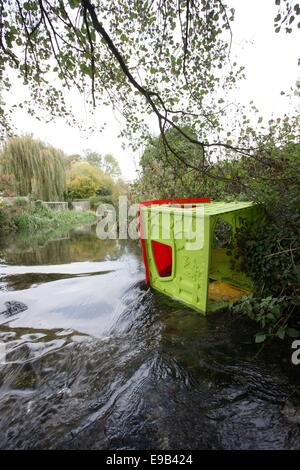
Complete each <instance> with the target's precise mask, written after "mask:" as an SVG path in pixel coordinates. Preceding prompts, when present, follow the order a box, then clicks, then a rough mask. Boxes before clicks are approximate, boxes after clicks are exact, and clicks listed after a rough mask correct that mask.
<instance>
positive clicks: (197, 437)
mask: <svg viewBox="0 0 300 470" xmlns="http://www.w3.org/2000/svg"><path fill="white" fill-rule="evenodd" d="M0 258H1V263H2V264H0V312H2V313H0V341H2V342H4V343H5V345H6V363H5V364H2V365H0V386H1V388H0V447H1V448H99V449H148V448H160V449H172V448H173V449H174V448H175V449H178V448H186V449H253V448H260V449H273V448H275V449H276V448H286V449H290V448H300V431H299V422H300V419H298V417H299V416H300V413H299V404H300V396H299V391H298V388H297V387H298V386H299V385H300V380H299V376H300V369H299V372H298V369H297V367H295V366H292V365H291V363H290V349H289V347H290V345H289V344H279V345H278V344H276V345H275V344H274V346H272V347H270V348H268V349H265V350H263V351H262V352H261V353H260V354H259V355H258V356H257V352H258V349H259V346H257V345H255V344H253V342H252V336H251V335H252V334H253V331H252V330H251V329H252V326H251V325H249V324H247V323H245V322H242V321H241V320H238V319H234V318H232V317H231V316H230V315H229V313H228V312H223V313H217V314H212V315H210V316H209V317H202V316H201V315H199V313H197V312H194V311H192V310H190V309H188V308H185V307H184V306H182V305H181V304H179V303H177V302H175V301H172V300H171V299H169V298H167V297H165V296H163V295H161V294H159V293H155V292H152V291H151V290H150V289H148V288H147V286H146V285H145V283H144V281H143V279H144V273H143V267H142V261H141V257H140V249H139V246H138V245H137V244H135V243H129V242H128V243H125V242H120V241H114V240H106V241H103V240H98V239H97V237H96V235H95V231H94V229H88V228H84V229H79V230H77V231H76V232H72V233H70V234H68V235H66V234H56V235H55V239H53V238H52V239H50V240H49V239H48V240H47V237H45V236H44V235H43V234H38V235H37V236H36V237H35V238H31V239H30V240H28V239H26V238H21V237H16V238H14V239H10V240H2V241H1V242H0ZM8 302H10V304H8ZM22 306H23V308H21V307H22ZM24 306H25V307H26V308H24ZM8 308H10V310H9V313H10V314H9V315H7V312H8Z"/></svg>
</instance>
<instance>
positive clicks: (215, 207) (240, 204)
mask: <svg viewBox="0 0 300 470" xmlns="http://www.w3.org/2000/svg"><path fill="white" fill-rule="evenodd" d="M191 206H192V207H191ZM196 206H203V208H204V214H205V215H207V216H214V215H219V214H224V213H227V212H234V211H238V210H242V209H246V208H248V207H253V206H254V203H253V202H250V201H234V202H220V201H219V202H207V203H194V204H180V207H179V206H178V204H159V205H150V206H148V207H147V208H146V209H149V208H150V209H151V212H152V211H153V212H156V211H157V212H161V211H162V210H163V212H169V211H170V212H174V211H175V212H176V210H178V211H180V212H182V207H184V210H186V211H193V210H195V207H196Z"/></svg>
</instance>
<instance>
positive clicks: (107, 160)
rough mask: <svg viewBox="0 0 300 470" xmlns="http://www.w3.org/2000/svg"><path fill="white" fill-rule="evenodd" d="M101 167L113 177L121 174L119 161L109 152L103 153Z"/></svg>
mask: <svg viewBox="0 0 300 470" xmlns="http://www.w3.org/2000/svg"><path fill="white" fill-rule="evenodd" d="M103 169H104V171H105V173H107V174H108V175H110V176H112V177H113V178H118V177H119V176H121V170H120V167H119V163H118V161H117V160H116V159H115V157H114V156H113V155H112V154H111V153H109V154H107V155H104V157H103Z"/></svg>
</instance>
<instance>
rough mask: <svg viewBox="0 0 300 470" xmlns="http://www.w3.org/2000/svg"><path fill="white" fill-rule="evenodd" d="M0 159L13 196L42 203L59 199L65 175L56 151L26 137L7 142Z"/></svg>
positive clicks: (61, 155)
mask: <svg viewBox="0 0 300 470" xmlns="http://www.w3.org/2000/svg"><path fill="white" fill-rule="evenodd" d="M0 158H1V163H2V166H3V172H4V174H5V175H8V177H9V178H13V182H14V183H13V184H14V189H15V192H16V194H18V195H20V196H28V195H31V196H32V197H33V198H38V199H42V200H44V201H59V200H62V199H63V194H64V191H65V180H66V175H65V168H64V163H63V154H62V152H61V151H60V150H58V149H55V148H54V147H51V146H49V145H45V144H43V143H42V142H41V141H39V140H35V139H33V138H32V137H31V136H28V135H27V136H22V137H14V138H11V139H8V140H7V141H6V142H5V144H4V147H3V151H2V154H1V156H0Z"/></svg>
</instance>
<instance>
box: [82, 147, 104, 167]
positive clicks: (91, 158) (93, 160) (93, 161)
mask: <svg viewBox="0 0 300 470" xmlns="http://www.w3.org/2000/svg"><path fill="white" fill-rule="evenodd" d="M84 159H85V160H86V161H87V162H88V163H89V164H90V165H93V166H95V167H96V168H100V169H102V155H100V153H98V152H93V151H92V150H85V152H84Z"/></svg>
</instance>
